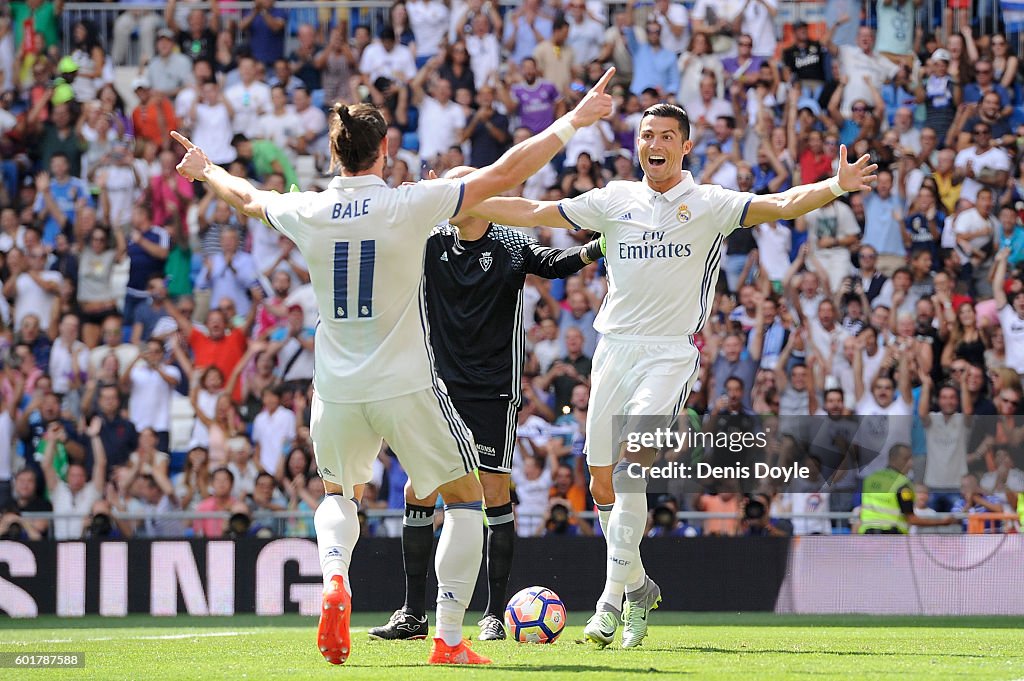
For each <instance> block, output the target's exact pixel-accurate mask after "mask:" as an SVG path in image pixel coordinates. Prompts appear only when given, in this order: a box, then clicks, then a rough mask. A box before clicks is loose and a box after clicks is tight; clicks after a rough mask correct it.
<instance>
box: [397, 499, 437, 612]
mask: <svg viewBox="0 0 1024 681" xmlns="http://www.w3.org/2000/svg"><path fill="white" fill-rule="evenodd" d="M433 548H434V507H433V506H413V505H412V504H406V505H405V518H404V519H403V520H402V561H403V563H404V564H405V607H404V608H403V610H405V611H406V612H407V613H409V614H410V615H413V616H414V617H419V618H422V617H423V616H424V615H425V614H426V601H427V568H429V567H430V554H431V552H432V551H433Z"/></svg>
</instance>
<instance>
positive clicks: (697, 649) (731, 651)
mask: <svg viewBox="0 0 1024 681" xmlns="http://www.w3.org/2000/svg"><path fill="white" fill-rule="evenodd" d="M644 650H645V651H648V652H652V653H653V652H658V653H678V652H689V653H721V654H726V655H764V654H765V653H768V654H774V655H843V656H845V655H865V656H868V657H877V656H879V655H883V656H884V655H892V656H897V655H898V656H911V657H935V655H936V654H937V653H934V652H927V653H912V652H907V651H903V650H900V651H893V652H888V653H884V652H879V651H865V650H779V649H770V648H717V647H715V646H679V647H672V648H653V647H648V646H644ZM942 656H943V657H965V658H978V659H988V656H986V655H973V654H971V653H945V652H944V653H942Z"/></svg>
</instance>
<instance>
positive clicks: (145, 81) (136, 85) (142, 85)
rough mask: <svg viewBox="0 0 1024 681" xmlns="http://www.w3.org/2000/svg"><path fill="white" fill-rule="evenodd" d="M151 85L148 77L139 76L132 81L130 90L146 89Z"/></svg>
mask: <svg viewBox="0 0 1024 681" xmlns="http://www.w3.org/2000/svg"><path fill="white" fill-rule="evenodd" d="M151 87H153V86H152V85H150V83H149V78H146V77H145V76H139V77H138V78H136V79H135V80H133V81H132V92H135V91H136V90H148V89H149V88H151Z"/></svg>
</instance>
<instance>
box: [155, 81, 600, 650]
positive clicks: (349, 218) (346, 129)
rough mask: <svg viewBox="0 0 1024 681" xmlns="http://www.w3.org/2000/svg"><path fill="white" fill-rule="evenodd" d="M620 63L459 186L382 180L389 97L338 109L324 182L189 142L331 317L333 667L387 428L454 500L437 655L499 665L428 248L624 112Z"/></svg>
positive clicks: (423, 489) (325, 562)
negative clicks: (476, 641) (270, 230)
mask: <svg viewBox="0 0 1024 681" xmlns="http://www.w3.org/2000/svg"><path fill="white" fill-rule="evenodd" d="M614 71H615V70H614V69H609V71H608V73H606V74H605V75H604V77H602V79H601V80H600V81H599V82H598V84H597V85H596V86H595V87H594V89H593V90H591V91H590V93H588V94H587V96H586V97H584V98H583V100H582V101H581V102H580V104H579V105H578V106H577V107H576V109H574V110H573V111H572V112H571V113H569V114H567V115H566V116H564V117H562V118H561V119H559V120H558V121H556V122H555V124H554V125H552V126H551V127H550V128H549V129H548V130H547V131H545V132H543V133H541V134H540V135H537V136H535V137H532V138H530V139H529V140H527V141H525V142H523V143H522V144H519V145H516V146H515V147H513V148H512V149H510V150H509V151H508V152H506V153H505V155H503V156H502V157H501V158H500V159H499V160H498V161H497V162H496V163H495V164H494V165H492V166H489V167H487V168H482V169H480V170H477V171H474V172H472V173H470V174H469V175H467V176H466V177H464V178H461V179H459V180H434V181H428V182H421V183H419V184H416V185H409V186H402V187H397V188H394V189H389V188H388V187H387V186H386V185H385V183H384V180H383V179H382V174H383V169H384V162H385V159H386V158H387V151H388V147H387V144H388V143H387V137H386V134H385V133H386V131H387V125H386V123H385V122H384V117H383V116H382V115H381V113H380V112H379V111H378V110H377V109H376V108H375V107H373V106H371V105H367V104H358V105H353V106H347V105H345V104H336V105H335V106H334V108H333V112H332V116H331V126H330V140H331V154H332V161H333V162H335V163H336V164H340V166H341V170H342V172H341V175H340V176H339V177H336V178H334V179H333V180H332V181H331V183H330V185H329V186H328V188H327V190H326V191H324V192H320V193H316V192H303V193H292V194H277V193H275V192H267V191H261V190H257V189H256V188H255V187H253V186H252V185H251V184H250V183H249V182H248V181H247V180H245V179H243V178H238V177H233V176H231V175H229V174H228V173H227V171H225V170H224V169H223V168H220V167H218V166H216V165H214V164H213V163H211V162H210V161H209V159H208V158H207V157H206V155H205V154H204V153H203V152H202V150H201V149H198V148H197V147H195V146H194V145H192V143H191V142H189V141H188V140H187V139H185V138H184V137H182V136H181V135H180V134H178V133H172V135H173V136H174V138H175V139H176V140H178V141H179V142H181V143H182V144H183V145H184V146H185V148H186V149H187V151H186V153H185V156H184V158H183V159H182V161H181V163H180V164H179V165H178V172H179V173H181V174H182V175H183V176H185V177H188V178H189V179H193V180H199V181H203V182H206V183H207V186H208V187H209V188H210V189H212V190H213V191H214V193H216V194H217V196H218V197H220V198H221V199H223V200H225V201H227V202H229V203H230V204H231V205H232V206H234V207H235V208H236V209H237V210H240V211H242V212H244V213H245V214H246V215H248V216H250V217H255V218H260V219H263V220H266V221H267V222H268V223H269V224H270V225H271V226H273V227H274V228H275V229H276V230H278V231H279V232H281V233H282V234H284V235H285V236H287V237H288V238H289V239H291V240H292V241H294V242H295V244H296V246H298V248H299V251H300V252H301V253H302V255H303V257H304V258H305V259H306V262H307V263H308V265H309V273H310V279H311V282H312V285H313V288H314V290H315V291H316V298H317V306H318V307H319V311H320V322H319V324H318V326H317V332H316V346H315V355H316V369H315V373H314V387H315V391H316V392H315V393H314V397H313V404H312V418H311V423H310V434H311V436H312V438H313V448H314V453H315V455H316V460H317V466H318V470H319V473H320V476H321V477H322V478H323V480H324V487H325V488H326V492H327V496H326V497H325V499H324V501H323V503H321V504H320V507H319V508H317V511H316V515H315V516H314V525H315V527H316V533H317V545H318V547H319V551H320V562H321V567H322V568H323V572H324V596H323V606H322V608H321V615H320V625H319V627H318V632H317V644H318V647H319V649H320V652H321V653H322V654H323V655H324V657H325V658H327V660H328V661H329V662H331V663H333V664H341V663H343V662H344V661H345V660H346V659H347V657H348V655H349V651H350V649H351V637H350V632H349V618H350V612H351V587H350V586H349V579H348V569H349V564H350V562H351V557H352V550H353V548H354V547H355V544H356V541H357V540H358V538H359V520H358V516H357V511H358V509H357V506H356V502H357V501H358V499H359V498H360V495H361V494H362V488H363V485H364V484H365V483H366V482H368V481H369V480H370V476H371V466H372V464H373V460H374V459H375V458H376V456H377V453H378V451H379V449H380V445H381V440H382V438H383V439H385V440H386V441H387V442H388V443H389V444H390V445H392V446H393V447H394V449H395V451H397V452H399V457H400V459H401V463H402V466H403V468H405V470H406V472H407V473H408V474H409V480H410V482H411V483H412V486H413V489H414V490H415V492H416V494H417V496H419V497H426V496H427V495H429V494H431V493H432V492H433V491H434V490H435V489H439V490H440V492H441V493H442V495H443V496H444V499H445V502H446V506H445V520H444V529H443V530H442V533H441V538H440V541H439V542H438V548H437V559H436V569H437V575H438V597H437V638H435V639H434V642H433V648H432V650H431V653H430V657H429V662H431V663H434V664H486V663H488V662H490V660H488V659H487V658H485V657H483V656H481V655H478V654H476V653H474V652H473V651H472V650H471V649H470V648H469V647H468V645H467V643H466V642H465V641H464V640H463V638H462V620H463V616H464V614H465V610H466V606H467V605H468V604H469V600H470V598H471V597H472V595H473V587H474V586H475V584H476V577H477V573H478V571H479V568H480V557H481V553H482V549H483V532H482V530H481V528H482V525H483V514H482V511H481V500H482V490H481V488H480V483H479V481H478V480H477V479H476V477H475V476H474V474H473V472H474V470H475V469H476V467H477V459H476V448H475V445H474V443H473V437H472V434H471V433H470V431H469V429H468V428H467V427H466V425H465V423H463V421H462V419H461V417H460V416H459V415H458V413H457V411H456V410H455V408H454V407H453V406H452V401H451V398H450V397H449V396H448V393H447V390H446V388H445V386H444V383H443V382H441V381H440V380H439V379H438V378H437V376H436V374H435V372H434V367H433V362H432V358H431V354H430V353H431V350H430V344H429V342H428V338H429V329H428V327H427V318H426V315H425V314H424V309H423V305H424V302H423V286H422V281H423V253H424V248H425V244H426V241H427V237H428V235H429V234H430V231H431V230H432V229H433V227H434V226H435V225H436V224H437V223H438V222H441V221H443V220H446V219H448V218H451V217H453V216H454V215H455V214H456V213H458V212H459V211H460V210H462V209H463V208H466V207H471V206H474V205H476V204H477V203H479V202H480V201H481V200H483V199H485V198H487V197H490V196H495V195H496V194H499V193H500V192H502V191H505V190H507V189H510V188H512V187H514V186H515V185H517V184H519V183H521V182H523V181H525V180H526V178H528V177H530V176H531V175H533V174H534V173H536V172H538V171H539V170H540V169H541V167H543V166H544V165H545V164H547V163H548V162H549V161H550V160H551V158H552V157H553V156H554V155H555V154H556V153H557V152H558V150H559V149H561V148H562V146H563V144H564V143H565V142H566V141H568V139H569V138H571V137H572V134H573V132H574V131H575V130H576V129H577V128H580V127H583V126H586V125H590V124H592V123H594V122H596V121H598V120H600V119H601V118H603V117H605V116H607V115H608V114H609V113H611V108H612V100H611V96H610V95H607V94H605V92H604V88H605V86H606V85H607V83H608V81H609V80H610V79H611V77H612V76H613V75H614Z"/></svg>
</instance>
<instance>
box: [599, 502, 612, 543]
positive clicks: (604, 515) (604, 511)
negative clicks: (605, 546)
mask: <svg viewBox="0 0 1024 681" xmlns="http://www.w3.org/2000/svg"><path fill="white" fill-rule="evenodd" d="M614 507H615V504H614V503H611V504H597V519H598V521H599V522H600V523H601V536H602V537H604V538H605V541H608V519H609V518H611V517H612V509H613V508H614Z"/></svg>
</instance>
